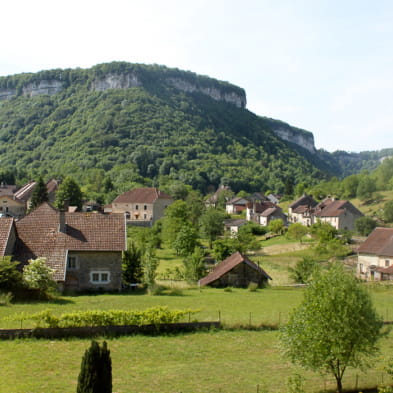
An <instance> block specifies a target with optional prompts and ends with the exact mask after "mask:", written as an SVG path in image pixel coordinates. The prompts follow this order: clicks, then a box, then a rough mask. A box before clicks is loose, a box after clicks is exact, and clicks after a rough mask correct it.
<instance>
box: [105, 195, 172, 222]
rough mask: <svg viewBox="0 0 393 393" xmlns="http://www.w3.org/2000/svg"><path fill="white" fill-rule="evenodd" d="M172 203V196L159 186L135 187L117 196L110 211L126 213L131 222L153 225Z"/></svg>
mask: <svg viewBox="0 0 393 393" xmlns="http://www.w3.org/2000/svg"><path fill="white" fill-rule="evenodd" d="M172 203H173V199H172V197H171V196H169V195H168V194H166V193H164V192H162V191H160V190H159V189H157V188H135V189H134V190H130V191H126V192H125V193H123V194H121V195H119V196H118V197H117V198H115V199H114V201H113V202H112V205H111V207H110V211H111V212H112V213H123V214H125V215H126V219H127V223H129V224H134V225H153V224H154V222H155V221H157V220H159V219H160V218H162V217H163V216H164V211H165V209H166V208H167V207H168V206H169V205H170V204H172ZM105 212H108V208H107V207H106V208H105Z"/></svg>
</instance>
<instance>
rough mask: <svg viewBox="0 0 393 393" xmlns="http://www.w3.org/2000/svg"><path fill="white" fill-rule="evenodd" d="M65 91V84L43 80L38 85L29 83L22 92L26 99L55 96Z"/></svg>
mask: <svg viewBox="0 0 393 393" xmlns="http://www.w3.org/2000/svg"><path fill="white" fill-rule="evenodd" d="M62 90H63V83H62V82H61V81H58V80H41V81H39V82H38V83H29V84H28V85H26V86H24V87H23V89H22V91H23V95H24V96H25V97H35V96H39V95H43V94H46V95H50V96H51V95H53V94H56V93H59V92H60V91H62Z"/></svg>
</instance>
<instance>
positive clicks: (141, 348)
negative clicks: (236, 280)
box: [0, 238, 393, 393]
mask: <svg viewBox="0 0 393 393" xmlns="http://www.w3.org/2000/svg"><path fill="white" fill-rule="evenodd" d="M263 246H264V248H263V249H262V250H261V251H259V252H257V253H255V255H254V256H252V257H251V259H252V260H254V261H255V262H258V263H259V264H260V265H261V266H262V267H263V268H264V269H265V270H266V271H267V272H268V273H269V274H270V275H271V276H272V277H273V282H272V283H273V284H274V286H271V287H269V288H265V289H259V290H257V291H255V292H251V291H248V290H247V289H231V291H225V290H224V289H214V288H202V289H199V288H188V289H183V290H182V291H181V292H180V293H179V292H177V295H176V296H174V295H172V296H169V295H163V296H148V295H146V294H144V292H142V291H133V292H129V293H120V294H97V295H81V296H68V297H60V298H59V299H57V300H55V301H49V302H31V303H28V302H26V303H17V304H13V305H11V306H4V307H0V327H1V328H11V327H13V328H18V327H21V326H20V325H21V324H20V322H19V321H17V320H14V321H13V320H9V319H7V318H8V317H9V316H10V315H13V314H18V313H35V312H39V311H41V310H44V309H48V308H49V309H52V311H53V312H54V313H56V314H61V313H65V312H71V311H77V310H106V309H125V310H135V309H146V308H148V307H152V306H157V305H167V306H168V307H169V308H170V309H194V310H195V309H198V310H200V312H199V313H198V314H196V315H195V316H193V317H192V318H193V319H194V318H195V319H197V320H198V321H216V320H218V318H219V317H220V319H221V322H223V324H224V326H225V327H227V328H230V329H225V330H220V331H205V332H196V333H190V334H178V335H165V336H153V337H152V336H142V335H136V336H129V337H120V338H111V339H107V342H108V345H109V349H110V350H111V355H112V362H113V392H114V393H116V392H117V393H128V392H133V393H141V392H146V393H156V392H159V393H167V392H168V393H175V392H184V393H199V392H203V393H209V392H211V393H216V392H217V393H235V392H236V393H238V392H244V393H248V392H250V393H253V392H257V393H262V392H272V393H275V392H286V391H288V389H287V387H286V383H287V379H288V377H289V376H291V375H293V374H294V373H300V374H301V375H303V376H304V377H305V378H306V385H305V387H306V392H319V391H324V390H325V389H330V390H331V391H333V390H334V386H335V385H334V381H333V380H332V379H331V378H330V377H329V378H328V377H326V376H320V375H318V374H314V373H311V372H306V371H304V370H300V369H298V368H295V367H294V366H292V365H291V364H289V363H288V362H287V361H286V360H284V359H282V357H281V355H280V350H279V340H278V335H279V333H278V332H277V331H255V330H244V329H239V327H240V326H244V327H247V326H248V325H250V324H251V325H253V326H259V325H261V324H276V325H280V324H282V323H285V322H286V320H287V319H288V316H289V314H290V312H291V310H292V309H293V308H294V307H295V306H296V305H298V304H299V303H300V301H301V300H302V298H303V293H304V288H294V287H282V286H280V285H282V284H288V283H289V282H290V280H289V276H288V267H290V266H293V265H294V264H295V262H296V260H298V259H299V258H301V257H303V256H306V255H308V253H309V252H310V251H309V250H307V249H301V248H302V247H300V249H299V247H298V246H297V243H296V242H292V241H285V238H275V239H270V240H269V241H267V242H264V243H263ZM277 247H280V249H281V253H277V252H276V249H277ZM159 258H160V260H161V261H162V263H161V266H160V269H161V271H165V270H164V269H166V268H168V267H169V268H173V267H174V266H180V265H181V259H179V258H176V256H175V255H174V254H173V253H172V252H171V251H170V250H168V249H162V250H160V252H159ZM166 284H167V285H169V286H171V285H173V286H177V285H178V283H177V282H170V281H166ZM367 288H368V290H369V293H370V295H371V296H372V298H373V300H374V304H375V306H376V308H377V311H378V312H379V313H380V314H381V315H382V316H383V318H384V319H385V320H393V302H392V298H393V286H389V285H369V286H367ZM167 293H171V292H170V291H169V292H167ZM22 327H32V325H31V324H30V325H29V322H28V321H25V322H23V326H22ZM89 345H90V340H84V339H68V340H43V339H41V340H35V339H25V340H14V341H1V342H0V359H1V367H0V381H1V383H0V393H3V392H4V393H27V392H28V393H43V392H61V393H68V392H75V390H76V383H77V377H78V373H79V369H80V362H81V357H82V355H83V353H84V351H85V349H86V348H87V347H88V346H89ZM381 348H382V351H381V354H380V356H379V357H378V358H377V359H376V360H375V361H373V362H372V368H370V370H368V371H367V373H366V374H363V373H360V372H359V371H358V370H352V371H351V370H348V372H347V374H346V377H345V378H344V387H345V388H352V389H353V388H355V387H356V386H357V387H359V389H360V388H361V389H364V388H366V387H372V386H376V385H378V384H381V383H382V382H385V383H386V382H388V381H389V377H388V376H387V374H386V373H385V372H384V371H383V368H384V365H386V364H387V361H388V358H390V357H391V354H392V353H393V333H391V334H389V335H388V336H386V337H384V338H383V339H382V340H381Z"/></svg>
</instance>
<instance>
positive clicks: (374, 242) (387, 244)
mask: <svg viewBox="0 0 393 393" xmlns="http://www.w3.org/2000/svg"><path fill="white" fill-rule="evenodd" d="M357 252H358V263H357V274H358V276H359V277H360V278H362V279H364V280H392V279H393V228H375V229H374V230H373V231H372V232H371V233H370V235H369V236H368V237H367V239H366V240H365V242H364V243H363V244H362V245H361V246H360V247H359V248H358V250H357Z"/></svg>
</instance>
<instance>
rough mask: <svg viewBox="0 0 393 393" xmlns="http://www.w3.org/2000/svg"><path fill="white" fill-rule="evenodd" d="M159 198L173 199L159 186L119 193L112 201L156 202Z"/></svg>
mask: <svg viewBox="0 0 393 393" xmlns="http://www.w3.org/2000/svg"><path fill="white" fill-rule="evenodd" d="M157 199H172V197H171V196H169V195H168V194H166V193H165V192H162V191H160V190H159V189H158V188H135V189H134V190H130V191H126V192H125V193H123V194H121V195H119V196H118V197H117V198H116V199H115V200H114V201H113V202H112V203H154V202H155V201H156V200H157Z"/></svg>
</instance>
